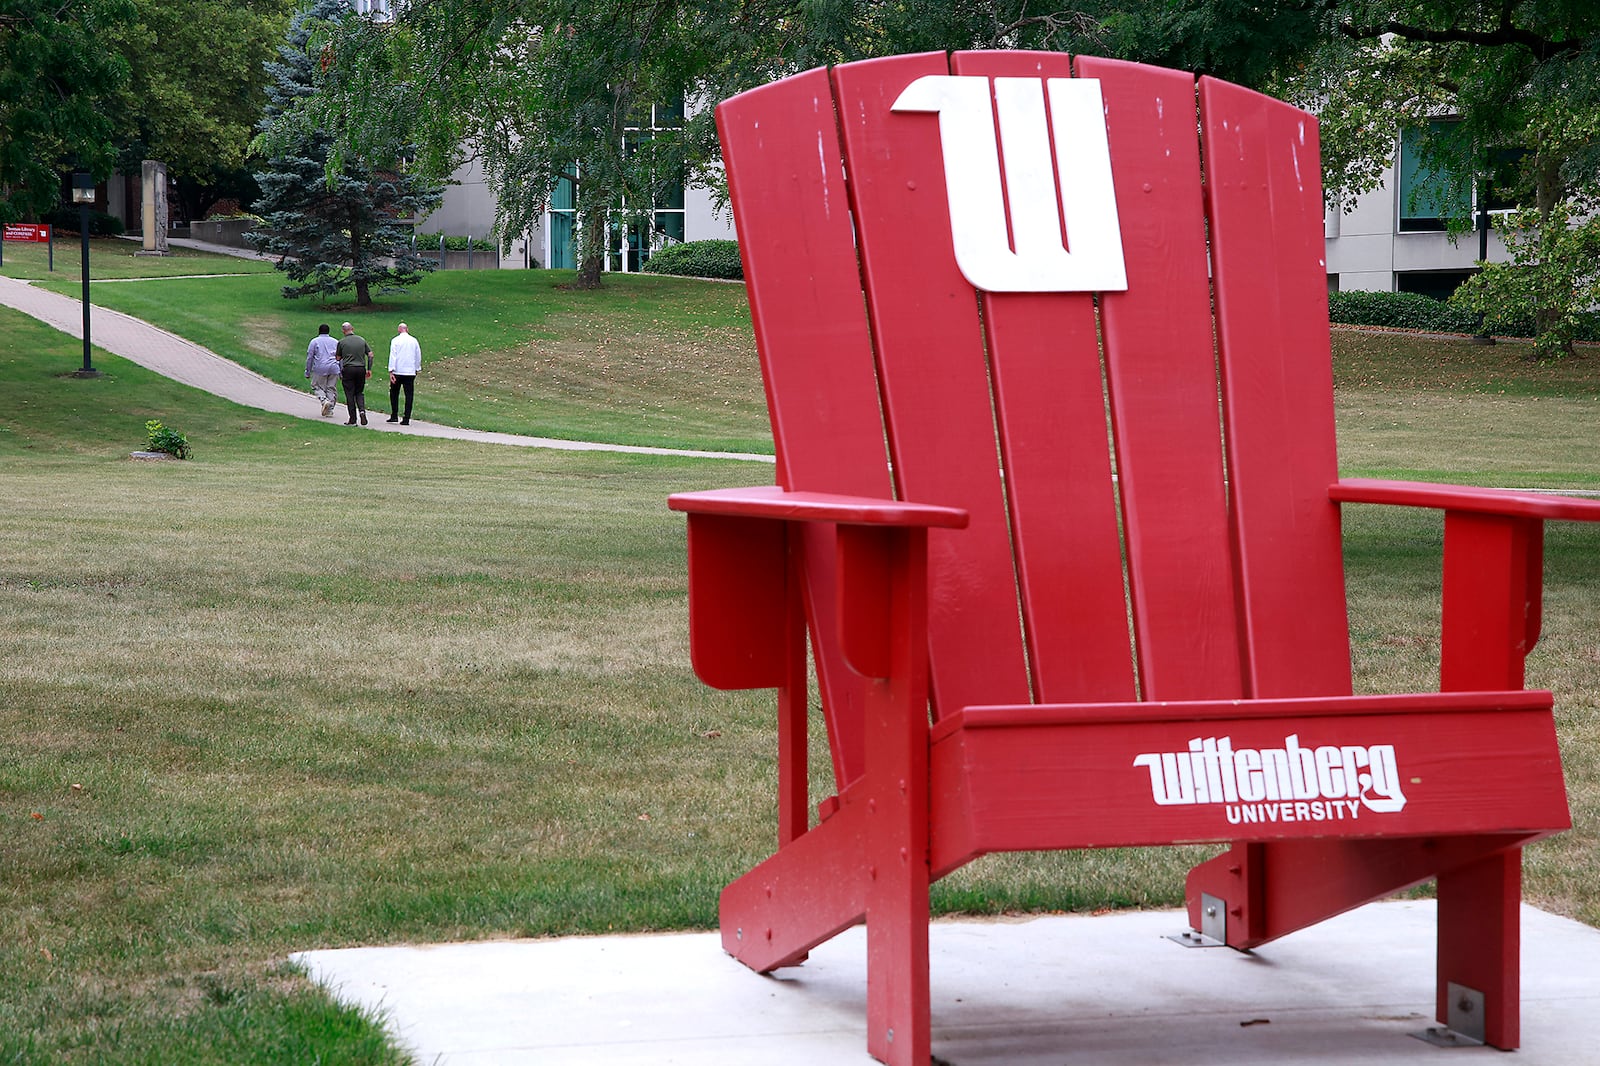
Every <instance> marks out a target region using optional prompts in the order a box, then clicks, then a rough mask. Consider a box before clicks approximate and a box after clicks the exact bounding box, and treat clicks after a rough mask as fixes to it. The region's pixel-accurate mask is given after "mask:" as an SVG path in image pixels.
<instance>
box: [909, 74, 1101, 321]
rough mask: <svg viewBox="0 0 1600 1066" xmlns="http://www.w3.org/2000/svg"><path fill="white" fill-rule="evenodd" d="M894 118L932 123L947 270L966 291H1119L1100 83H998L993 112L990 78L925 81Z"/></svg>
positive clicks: (1008, 80) (946, 77)
mask: <svg viewBox="0 0 1600 1066" xmlns="http://www.w3.org/2000/svg"><path fill="white" fill-rule="evenodd" d="M1041 81H1042V84H1041ZM1046 91H1048V92H1049V94H1050V114H1049V120H1048V121H1046V117H1045V106H1044V100H1045V92H1046ZM893 110H895V111H933V112H936V113H937V114H938V115H939V140H940V143H941V145H942V147H943V151H944V174H945V187H946V189H947V190H948V192H949V195H950V232H951V236H952V238H953V239H954V241H955V249H956V265H957V266H959V267H960V268H961V273H962V275H963V276H964V277H965V278H966V279H967V280H968V281H970V282H971V283H972V284H973V286H974V287H976V288H979V289H982V290H984V291H986V292H1088V291H1093V292H1112V291H1121V290H1123V289H1126V288H1127V287H1128V274H1127V269H1126V268H1125V267H1124V265H1123V260H1122V232H1121V229H1120V227H1119V226H1118V222H1117V198H1116V193H1115V191H1114V190H1113V189H1112V185H1111V150H1110V147H1109V146H1108V144H1107V143H1106V125H1105V109H1104V104H1103V103H1102V101H1101V97H1100V83H1099V82H1098V81H1095V80H1093V79H1090V78H1050V79H1047V80H1042V79H1039V78H996V79H994V102H993V104H992V105H991V103H990V99H989V79H988V78H973V77H954V76H950V75H942V74H930V75H927V76H925V77H921V78H918V79H917V80H916V81H914V82H912V83H911V84H910V85H908V86H906V89H905V91H904V92H902V93H901V94H900V97H899V99H897V100H896V101H895V102H894V107H893ZM997 113H998V115H999V118H1000V125H999V133H998V135H997V134H996V131H995V115H996V114H997ZM1052 135H1054V140H1055V152H1054V156H1053V158H1052V153H1051V149H1050V144H1051V137H1052ZM1002 144H1003V145H1004V146H1005V182H1004V184H1003V185H1002V183H1001V179H1000V147H1001V145H1002ZM1058 174H1059V175H1060V178H1059V181H1060V190H1061V195H1060V199H1059V200H1058V199H1057V196H1056V187H1057V175H1058ZM1008 197H1009V201H1010V208H1011V212H1010V214H1011V217H1010V225H1009V227H1008V225H1007V220H1006V204H1007V199H1008ZM1063 218H1065V220H1066V233H1065V234H1063V233H1062V231H1061V230H1062V226H1061V224H1062V219H1063ZM1069 243H1070V246H1071V247H1070V250H1069V248H1068V245H1069Z"/></svg>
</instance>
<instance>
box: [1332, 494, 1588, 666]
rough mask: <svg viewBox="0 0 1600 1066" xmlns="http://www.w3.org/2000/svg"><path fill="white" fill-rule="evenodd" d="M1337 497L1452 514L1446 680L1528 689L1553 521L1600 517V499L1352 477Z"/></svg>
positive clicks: (1444, 626) (1443, 644)
mask: <svg viewBox="0 0 1600 1066" xmlns="http://www.w3.org/2000/svg"><path fill="white" fill-rule="evenodd" d="M1328 495H1329V497H1330V498H1332V499H1333V500H1335V501H1337V502H1340V503H1389V504H1400V505H1402V506H1408V507H1432V508H1437V509H1439V510H1442V511H1444V513H1445V514H1444V574H1443V604H1442V610H1441V634H1440V655H1439V659H1440V661H1439V684H1440V687H1441V688H1443V689H1446V690H1469V689H1484V690H1487V689H1513V688H1521V687H1522V685H1523V679H1524V660H1525V659H1526V658H1527V655H1528V652H1530V651H1532V650H1533V646H1534V645H1535V644H1537V643H1538V641H1539V632H1540V629H1541V627H1542V623H1543V615H1544V610H1543V599H1544V596H1543V577H1544V523H1545V521H1546V520H1549V519H1564V520H1570V521H1587V522H1594V521H1600V500H1593V499H1579V498H1576V497H1572V496H1558V495H1555V494H1548V493H1542V492H1529V491H1526V490H1520V491H1519V490H1516V489H1481V488H1473V487H1471V486H1467V485H1437V484H1429V483H1426V482H1420V481H1376V480H1370V479H1367V478H1345V479H1342V480H1340V481H1337V482H1335V483H1334V484H1333V485H1332V486H1330V487H1329V489H1328Z"/></svg>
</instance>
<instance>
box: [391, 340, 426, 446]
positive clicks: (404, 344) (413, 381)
mask: <svg viewBox="0 0 1600 1066" xmlns="http://www.w3.org/2000/svg"><path fill="white" fill-rule="evenodd" d="M421 369H422V345H420V344H418V343H417V338H415V337H413V336H412V335H411V331H410V330H408V329H407V328H406V324H405V323H404V322H402V323H400V332H398V333H396V334H395V338H394V340H392V341H390V342H389V421H391V422H399V423H400V424H401V425H402V426H409V425H410V424H411V397H412V394H413V393H414V392H415V391H416V387H417V372H418V371H420V370H421ZM402 389H404V390H405V394H406V414H405V417H404V418H401V417H400V390H402Z"/></svg>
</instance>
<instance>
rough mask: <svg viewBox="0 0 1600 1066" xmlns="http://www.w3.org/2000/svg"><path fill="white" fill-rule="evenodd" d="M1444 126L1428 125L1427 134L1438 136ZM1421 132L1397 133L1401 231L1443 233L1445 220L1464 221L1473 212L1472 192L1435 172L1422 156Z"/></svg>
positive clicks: (1452, 178)
mask: <svg viewBox="0 0 1600 1066" xmlns="http://www.w3.org/2000/svg"><path fill="white" fill-rule="evenodd" d="M1446 125H1447V123H1444V122H1437V121H1436V122H1430V123H1429V124H1428V131H1429V132H1430V133H1433V134H1437V133H1438V132H1439V131H1440V130H1442V129H1443V128H1444V127H1445V126H1446ZM1422 142H1423V131H1422V130H1419V129H1415V128H1410V129H1405V130H1402V131H1401V132H1400V228H1401V229H1402V230H1440V229H1444V224H1445V220H1446V219H1448V218H1466V217H1468V216H1469V215H1470V213H1471V211H1472V204H1471V191H1470V189H1469V188H1468V187H1467V185H1466V183H1458V182H1457V181H1456V180H1455V178H1456V176H1455V175H1454V174H1451V173H1449V172H1448V171H1443V170H1440V169H1438V167H1437V166H1436V165H1435V164H1434V163H1433V161H1431V160H1428V159H1426V158H1424V156H1423V153H1422Z"/></svg>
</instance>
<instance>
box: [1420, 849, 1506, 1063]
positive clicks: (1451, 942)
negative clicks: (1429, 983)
mask: <svg viewBox="0 0 1600 1066" xmlns="http://www.w3.org/2000/svg"><path fill="white" fill-rule="evenodd" d="M1521 905H1522V849H1521V848H1508V849H1506V850H1505V851H1500V852H1496V853H1495V854H1493V855H1490V856H1488V857H1486V858H1483V859H1479V860H1478V861H1476V862H1473V863H1470V864H1468V865H1466V866H1463V867H1459V868H1457V869H1455V870H1451V871H1450V872H1449V873H1444V874H1440V875H1439V970H1438V976H1439V989H1438V1004H1437V1006H1438V1019H1439V1021H1440V1022H1442V1023H1444V1024H1446V1025H1449V1024H1450V1023H1451V1012H1452V1008H1454V1009H1455V1012H1456V1019H1457V1020H1456V1024H1455V1025H1453V1026H1452V1028H1455V1029H1457V1030H1458V1031H1462V1032H1465V1033H1467V1034H1468V1035H1478V1034H1477V1033H1474V1032H1472V1030H1473V1029H1476V1028H1478V1027H1480V1026H1481V1034H1482V1038H1483V1041H1484V1043H1486V1044H1488V1045H1490V1046H1491V1047H1497V1048H1500V1049H1501V1050H1504V1051H1510V1050H1512V1049H1514V1048H1516V1047H1517V1046H1518V1043H1519V1042H1520V1039H1521V999H1520V995H1521V988H1520V986H1521V978H1522V967H1521V945H1522V915H1521ZM1451 985H1455V986H1456V987H1457V994H1456V995H1455V996H1452V995H1451ZM1461 990H1466V991H1465V992H1463V991H1461ZM1472 992H1477V993H1481V994H1482V997H1483V1001H1482V1004H1483V1005H1482V1014H1481V1016H1479V1015H1478V1012H1477V1005H1476V1001H1475V998H1474V997H1473V996H1471V995H1470V993H1472Z"/></svg>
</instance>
